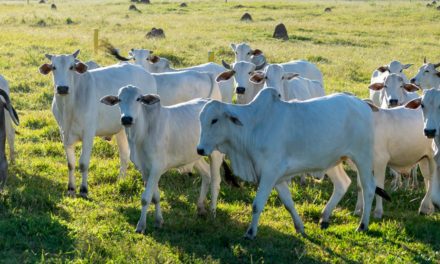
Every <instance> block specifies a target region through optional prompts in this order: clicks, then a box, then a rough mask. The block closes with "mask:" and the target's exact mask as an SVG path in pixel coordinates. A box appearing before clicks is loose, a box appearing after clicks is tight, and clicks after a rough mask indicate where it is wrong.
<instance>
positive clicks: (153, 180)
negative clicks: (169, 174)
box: [136, 168, 161, 233]
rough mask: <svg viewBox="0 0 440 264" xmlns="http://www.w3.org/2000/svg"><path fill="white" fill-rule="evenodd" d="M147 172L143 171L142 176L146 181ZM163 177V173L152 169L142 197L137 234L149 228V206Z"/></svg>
mask: <svg viewBox="0 0 440 264" xmlns="http://www.w3.org/2000/svg"><path fill="white" fill-rule="evenodd" d="M144 174H145V170H144V171H142V176H143V178H144V179H146V175H144ZM160 176H161V171H160V170H158V169H157V168H151V169H150V171H149V174H148V179H147V185H146V186H145V190H144V192H143V193H142V196H141V204H142V209H141V217H140V218H139V221H138V224H137V226H136V232H137V233H142V232H144V231H145V228H146V227H147V211H148V206H149V205H150V203H151V200H152V198H153V193H154V191H155V190H156V189H158V183H159V179H160Z"/></svg>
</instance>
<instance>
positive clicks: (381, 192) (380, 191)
mask: <svg viewBox="0 0 440 264" xmlns="http://www.w3.org/2000/svg"><path fill="white" fill-rule="evenodd" d="M374 192H375V193H376V194H377V195H379V196H380V197H382V198H384V199H385V200H387V201H388V202H391V197H390V195H389V194H388V193H387V192H386V191H385V190H384V189H382V188H379V187H377V186H376V190H375V191H374Z"/></svg>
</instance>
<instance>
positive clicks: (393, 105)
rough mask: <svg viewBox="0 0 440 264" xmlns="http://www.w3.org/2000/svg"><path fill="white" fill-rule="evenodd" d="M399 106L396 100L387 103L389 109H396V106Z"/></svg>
mask: <svg viewBox="0 0 440 264" xmlns="http://www.w3.org/2000/svg"><path fill="white" fill-rule="evenodd" d="M398 105H399V101H398V100H397V99H391V100H390V101H389V102H388V106H389V107H390V108H391V107H396V106H398Z"/></svg>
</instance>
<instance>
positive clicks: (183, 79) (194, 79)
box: [139, 67, 222, 105]
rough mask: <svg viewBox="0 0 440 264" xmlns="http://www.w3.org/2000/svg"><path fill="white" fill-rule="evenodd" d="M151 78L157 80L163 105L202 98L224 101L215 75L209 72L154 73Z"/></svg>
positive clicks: (158, 91)
mask: <svg viewBox="0 0 440 264" xmlns="http://www.w3.org/2000/svg"><path fill="white" fill-rule="evenodd" d="M139 68H140V67H139ZM151 76H152V77H153V78H154V79H155V82H156V85H157V94H158V95H159V96H160V97H161V98H162V104H163V105H174V104H178V103H181V102H186V101H189V100H191V99H194V98H202V97H203V98H213V99H217V100H221V99H222V96H221V93H220V90H219V86H218V85H217V83H216V81H215V75H214V74H212V73H209V72H197V71H180V72H166V73H152V74H151Z"/></svg>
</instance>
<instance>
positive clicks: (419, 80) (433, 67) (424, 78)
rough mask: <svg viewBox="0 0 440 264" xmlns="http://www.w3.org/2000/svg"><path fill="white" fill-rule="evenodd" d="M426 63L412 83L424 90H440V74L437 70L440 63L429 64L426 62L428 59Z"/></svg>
mask: <svg viewBox="0 0 440 264" xmlns="http://www.w3.org/2000/svg"><path fill="white" fill-rule="evenodd" d="M424 62H425V63H424V64H423V65H422V67H420V68H419V71H418V72H417V74H416V75H415V76H414V77H413V78H412V79H411V83H412V84H415V85H417V86H419V87H421V88H422V89H430V88H439V86H440V72H439V71H438V70H437V68H438V67H439V66H440V63H437V64H433V63H429V62H427V61H426V58H425V60H424Z"/></svg>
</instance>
